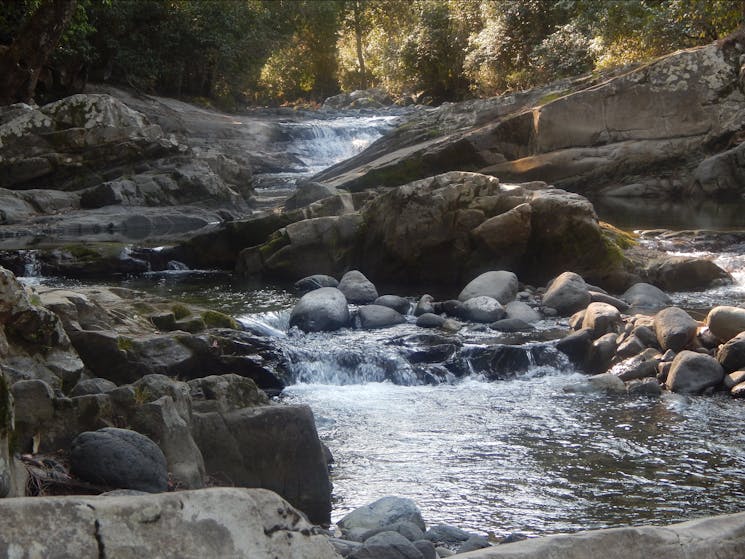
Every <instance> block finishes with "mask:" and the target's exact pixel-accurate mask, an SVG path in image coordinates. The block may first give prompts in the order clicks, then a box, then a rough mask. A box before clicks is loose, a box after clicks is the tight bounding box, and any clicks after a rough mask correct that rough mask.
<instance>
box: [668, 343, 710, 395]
mask: <svg viewBox="0 0 745 559" xmlns="http://www.w3.org/2000/svg"><path fill="white" fill-rule="evenodd" d="M723 379H724V370H723V369H722V366H721V365H720V364H719V362H718V361H717V360H716V359H714V358H713V357H711V356H709V355H704V354H701V353H697V352H695V351H688V350H686V351H681V352H680V353H678V355H676V356H675V359H673V364H672V367H671V368H670V373H669V374H668V376H667V382H666V384H667V387H668V388H669V389H670V390H671V391H673V392H682V393H697V392H701V391H703V390H704V389H706V388H709V387H710V386H717V385H718V384H719V383H721V382H722V380H723Z"/></svg>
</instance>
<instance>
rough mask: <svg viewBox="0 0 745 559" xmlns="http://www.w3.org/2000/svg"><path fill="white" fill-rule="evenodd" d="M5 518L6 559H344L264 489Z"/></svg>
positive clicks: (42, 506) (182, 494)
mask: <svg viewBox="0 0 745 559" xmlns="http://www.w3.org/2000/svg"><path fill="white" fill-rule="evenodd" d="M0 515H1V516H2V518H3V519H4V522H3V530H2V531H0V557H3V558H6V559H10V558H12V557H37V556H38V557H79V558H81V559H82V558H98V557H103V556H104V555H105V556H106V557H121V558H124V557H162V558H173V559H176V558H187V557H190V558H196V557H205V558H206V557H214V558H217V557H221V558H223V557H224V558H229V557H230V558H238V557H241V558H248V557H250V558H251V559H276V558H277V557H281V558H283V559H340V556H339V555H337V554H336V552H335V551H334V550H333V548H332V547H331V545H330V544H329V542H328V539H327V538H326V537H325V536H319V535H313V533H312V525H311V524H310V523H309V522H308V521H307V520H305V519H304V518H303V516H302V515H301V514H299V513H298V512H297V511H296V510H295V509H293V508H292V507H291V506H290V505H289V504H288V503H287V502H285V501H284V500H282V499H281V498H280V497H279V496H277V495H276V494H274V493H272V492H270V491H266V490H262V489H239V488H212V489H203V490H199V491H179V492H176V493H162V494H158V495H145V496H100V497H88V496H69V497H27V498H22V499H7V500H5V499H3V500H0ZM30 518H31V519H34V521H33V522H29V520H28V519H30ZM40 526H43V527H44V529H43V530H40V529H39V527H40Z"/></svg>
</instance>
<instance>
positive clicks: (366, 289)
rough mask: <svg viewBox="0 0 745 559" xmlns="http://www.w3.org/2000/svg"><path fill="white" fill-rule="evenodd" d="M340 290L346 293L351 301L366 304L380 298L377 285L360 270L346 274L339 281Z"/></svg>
mask: <svg viewBox="0 0 745 559" xmlns="http://www.w3.org/2000/svg"><path fill="white" fill-rule="evenodd" d="M339 291H341V292H342V293H344V296H345V297H346V298H347V301H349V302H350V303H355V304H360V305H366V304H368V303H372V302H373V301H375V299H377V298H378V290H377V289H375V285H373V283H372V282H371V281H370V280H369V279H367V278H366V277H365V275H364V274H363V273H362V272H360V271H359V270H351V271H349V272H347V273H346V274H344V275H343V276H342V278H341V281H340V282H339Z"/></svg>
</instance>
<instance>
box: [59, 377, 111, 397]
mask: <svg viewBox="0 0 745 559" xmlns="http://www.w3.org/2000/svg"><path fill="white" fill-rule="evenodd" d="M115 388H116V384H114V383H113V382H111V381H110V380H106V379H105V378H99V377H96V378H88V379H83V380H80V381H78V383H77V384H76V385H75V386H73V388H72V390H71V391H70V396H83V395H85V394H106V393H107V392H111V391H112V390H114V389H115Z"/></svg>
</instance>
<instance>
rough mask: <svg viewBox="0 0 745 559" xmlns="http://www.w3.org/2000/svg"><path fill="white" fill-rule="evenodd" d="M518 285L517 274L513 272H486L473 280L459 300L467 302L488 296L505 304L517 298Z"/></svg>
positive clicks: (461, 293) (464, 289)
mask: <svg viewBox="0 0 745 559" xmlns="http://www.w3.org/2000/svg"><path fill="white" fill-rule="evenodd" d="M517 286H518V283H517V276H516V275H515V274H513V273H512V272H505V271H502V270H499V271H492V272H486V273H483V274H481V275H480V276H478V277H477V278H475V279H473V280H471V281H470V282H469V283H468V285H466V286H465V287H464V288H463V290H462V291H461V292H460V295H458V300H459V301H463V302H465V301H468V300H469V299H473V298H474V297H482V296H486V297H491V298H492V299H496V300H497V301H499V303H500V304H502V305H505V304H507V303H509V302H510V301H513V300H514V299H515V295H516V294H517Z"/></svg>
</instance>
